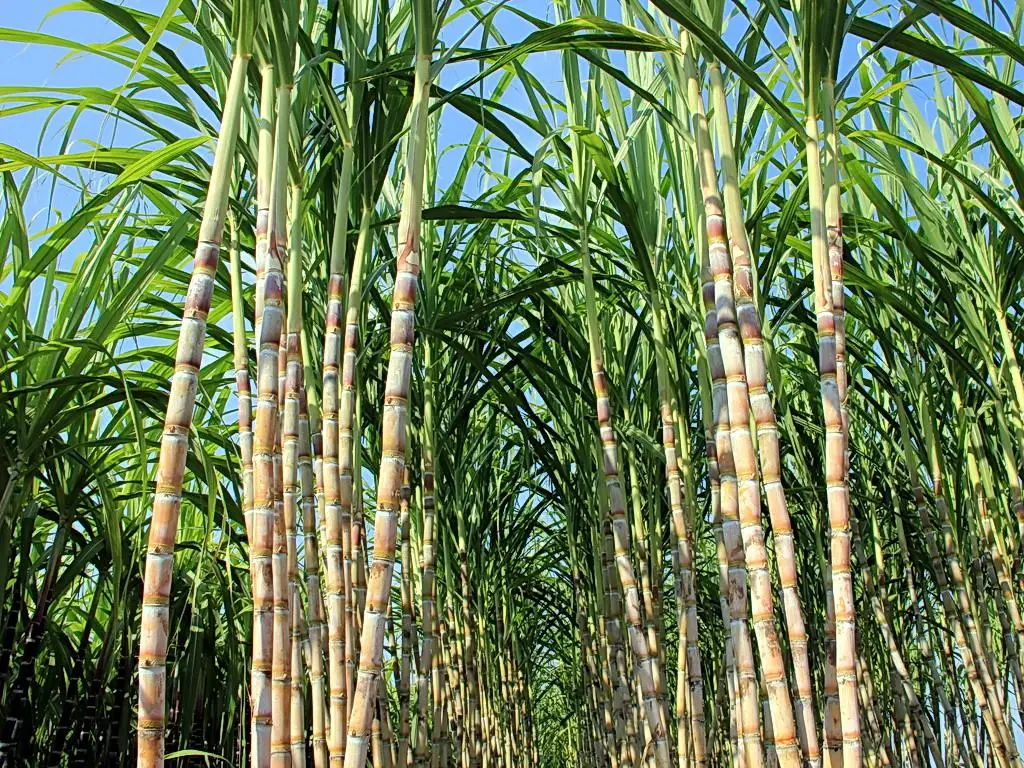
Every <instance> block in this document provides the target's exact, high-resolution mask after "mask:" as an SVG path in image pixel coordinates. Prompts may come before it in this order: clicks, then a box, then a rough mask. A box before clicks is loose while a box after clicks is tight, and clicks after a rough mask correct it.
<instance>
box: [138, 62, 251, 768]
mask: <svg viewBox="0 0 1024 768" xmlns="http://www.w3.org/2000/svg"><path fill="white" fill-rule="evenodd" d="M248 65H249V54H248V52H247V51H246V49H245V46H244V45H243V44H242V43H241V42H239V45H238V46H237V50H236V53H235V58H234V61H233V62H232V65H231V77H230V82H229V84H228V93H227V97H226V99H225V101H224V114H223V117H222V124H221V132H220V137H219V140H218V142H217V148H216V150H215V153H214V159H213V168H212V171H211V173H210V186H209V190H208V192H207V197H206V203H205V205H204V207H203V218H202V221H201V222H200V225H199V243H198V245H197V247H196V255H195V261H194V262H193V270H192V277H191V279H190V280H189V286H188V293H187V294H186V296H185V305H184V310H183V313H182V319H181V330H180V332H179V335H178V345H177V352H176V354H175V359H174V374H173V375H172V377H171V382H170V394H169V396H168V401H167V415H166V417H165V419H164V429H163V434H162V436H161V439H160V455H159V459H158V464H157V474H156V489H155V494H154V496H153V515H152V519H151V522H150V528H149V545H148V549H147V553H146V567H145V576H144V579H143V586H142V625H141V630H140V634H139V709H138V751H139V754H138V764H139V766H140V768H151V767H153V768H156V767H158V766H162V765H163V762H164V727H165V724H166V718H167V713H166V702H165V698H166V685H167V669H166V664H167V638H168V635H169V632H170V628H169V627H168V623H169V621H170V608H169V601H170V596H171V581H172V579H173V574H174V545H175V541H176V539H177V531H178V513H179V512H180V511H181V495H182V484H183V482H184V479H185V460H186V457H187V455H188V440H189V432H190V430H191V427H192V417H193V411H194V409H195V401H196V391H197V389H198V386H199V368H200V366H201V365H202V361H203V346H204V342H205V339H206V318H207V314H208V313H209V311H210V302H211V300H212V298H213V284H214V276H215V275H216V273H217V263H218V260H219V256H220V244H221V237H222V236H223V232H224V219H225V215H226V213H227V207H228V191H229V186H230V183H229V182H230V175H231V167H232V163H233V162H234V155H235V142H236V139H237V137H238V126H239V117H240V112H241V104H242V99H243V97H244V95H245V72H246V69H247V67H248Z"/></svg>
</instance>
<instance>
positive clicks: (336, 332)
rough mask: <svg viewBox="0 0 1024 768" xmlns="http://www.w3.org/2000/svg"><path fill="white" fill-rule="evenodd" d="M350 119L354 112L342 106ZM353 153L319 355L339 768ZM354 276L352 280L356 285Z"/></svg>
mask: <svg viewBox="0 0 1024 768" xmlns="http://www.w3.org/2000/svg"><path fill="white" fill-rule="evenodd" d="M353 98H354V97H353ZM346 108H347V113H348V114H349V115H351V114H352V112H353V111H354V106H353V105H352V104H351V103H347V104H346ZM354 162H355V150H354V147H353V146H352V144H351V141H347V142H346V143H345V145H344V147H343V149H342V163H341V179H340V183H339V185H338V193H337V195H338V196H337V200H336V204H335V211H334V217H335V220H334V233H333V238H332V242H331V257H330V267H329V275H328V282H327V311H326V321H325V331H324V351H323V393H324V394H323V397H324V407H323V452H324V453H323V466H322V471H323V474H322V480H323V488H324V502H325V503H324V525H325V531H326V547H325V554H326V563H327V614H328V622H329V626H328V648H327V650H328V654H327V657H328V673H329V687H330V715H331V724H332V725H331V731H330V735H329V742H328V750H329V752H330V759H331V761H332V762H333V763H335V764H339V765H340V764H341V763H342V762H343V761H344V757H345V738H344V734H345V726H346V723H347V713H348V691H347V688H346V679H345V615H346V614H345V611H346V602H345V601H346V590H345V571H344V570H343V569H344V568H345V564H344V543H343V541H344V540H343V535H344V534H343V526H342V521H341V488H340V486H341V477H340V470H339V451H340V437H339V431H338V407H339V404H338V398H339V376H340V374H341V370H340V364H339V363H340V357H341V350H342V334H343V333H344V331H343V328H342V318H343V316H344V299H345V261H346V258H347V253H348V226H349V208H350V207H351V205H350V204H351V200H352V195H351V188H352V173H353V166H354ZM355 279H356V275H355V274H353V275H352V281H353V282H355Z"/></svg>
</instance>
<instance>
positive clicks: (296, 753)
mask: <svg viewBox="0 0 1024 768" xmlns="http://www.w3.org/2000/svg"><path fill="white" fill-rule="evenodd" d="M290 208H291V228H290V232H289V235H288V279H287V282H286V285H287V291H288V314H287V321H286V332H285V346H284V349H285V355H286V357H285V379H284V412H283V414H282V418H281V460H282V502H283V514H284V520H283V522H284V532H285V547H286V554H287V558H288V560H287V576H288V584H287V599H288V606H289V617H290V626H291V635H290V640H289V645H288V653H289V678H288V686H289V704H288V707H289V720H290V721H291V722H290V729H289V730H290V734H289V743H290V750H291V755H292V763H293V764H297V765H305V762H306V761H305V734H304V733H302V732H301V731H299V729H298V725H299V724H298V723H295V722H294V719H295V716H296V713H298V716H299V718H300V719H301V718H302V715H303V712H304V707H303V704H302V690H301V688H299V687H298V686H297V683H298V682H299V681H300V669H301V667H299V666H297V665H296V662H298V661H300V654H299V631H298V630H299V623H300V607H299V600H300V595H299V557H298V536H297V531H296V528H297V525H296V523H297V520H298V512H299V504H300V501H301V489H300V487H299V443H300V425H299V415H300V412H301V401H302V399H303V397H304V395H305V384H304V381H303V378H304V370H303V364H302V287H303V275H302V218H303V203H302V188H301V186H300V185H298V184H294V185H292V187H291V206H290ZM275 641H276V638H275ZM296 698H297V699H298V701H297V702H296ZM275 714H276V713H275ZM296 737H297V738H296ZM296 761H299V762H297V763H296Z"/></svg>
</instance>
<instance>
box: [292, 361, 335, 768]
mask: <svg viewBox="0 0 1024 768" xmlns="http://www.w3.org/2000/svg"><path fill="white" fill-rule="evenodd" d="M303 349H305V345H303ZM314 406H315V403H313V404H310V403H309V402H308V401H307V398H306V393H305V392H302V393H301V394H300V399H299V486H300V488H301V490H302V536H303V558H302V562H303V565H304V568H305V571H306V595H307V599H308V600H309V609H308V610H309V656H310V661H309V687H310V693H309V695H310V699H311V700H312V707H311V711H312V723H311V725H312V747H313V766H314V768H327V765H328V760H329V758H328V752H327V717H326V715H325V712H324V693H325V690H324V663H323V628H324V618H323V610H322V601H321V591H320V552H319V546H318V544H317V525H316V516H317V500H316V495H315V494H314V482H315V477H316V476H317V475H318V474H319V475H320V476H321V477H322V474H323V467H322V461H323V460H322V459H320V458H317V459H314V458H313V457H312V456H311V450H312V444H311V440H310V435H317V434H319V432H320V430H319V429H318V426H319V424H318V423H317V417H316V409H315V407H314ZM314 461H316V462H317V464H320V466H319V467H318V468H315V467H314ZM316 485H317V486H319V485H320V483H316ZM318 495H321V496H322V493H320V494H318Z"/></svg>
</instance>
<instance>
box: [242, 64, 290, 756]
mask: <svg viewBox="0 0 1024 768" xmlns="http://www.w3.org/2000/svg"><path fill="white" fill-rule="evenodd" d="M260 73H261V75H262V85H261V95H260V121H259V147H258V156H257V167H256V247H255V251H254V255H255V258H256V296H255V304H256V317H255V324H254V328H255V333H256V368H257V375H256V419H255V421H254V431H253V450H252V462H253V484H252V493H253V502H252V513H251V517H252V537H251V539H250V542H249V572H250V576H251V578H252V603H253V609H252V624H253V628H252V637H253V641H252V668H251V673H250V689H251V690H250V702H251V712H252V715H251V717H252V723H251V747H250V756H251V758H252V765H253V768H263V767H264V766H266V765H268V764H269V761H270V719H271V716H272V703H271V688H272V680H271V658H270V657H271V648H272V646H273V634H272V632H273V630H272V622H273V611H274V586H273V576H272V564H271V552H272V549H273V544H274V509H273V496H272V489H273V478H272V476H268V475H267V473H268V472H272V471H273V467H272V456H271V454H272V452H273V447H274V442H275V440H276V421H277V393H276V391H275V392H274V394H273V405H274V412H273V420H272V421H270V420H269V419H270V417H269V416H268V417H267V419H265V420H264V422H263V424H262V425H261V424H260V421H259V419H260V415H261V414H267V413H269V401H268V400H267V398H268V397H270V394H269V390H268V391H266V392H263V391H261V389H260V386H261V384H260V366H261V365H263V367H264V369H265V370H266V366H267V363H265V362H264V361H263V350H262V347H261V340H262V338H263V325H264V315H265V307H266V302H267V299H268V298H269V299H270V302H271V308H270V322H271V326H272V327H271V329H270V333H271V334H276V335H275V336H274V338H279V337H280V330H281V325H280V324H281V322H282V321H283V316H282V314H281V301H282V290H283V287H284V286H283V284H282V281H281V271H280V269H277V270H276V272H275V273H274V276H273V277H272V278H271V284H270V286H269V290H268V286H267V265H268V261H269V258H268V256H269V252H270V232H269V224H270V204H271V201H270V186H271V176H272V174H273V166H274V104H275V98H276V94H275V90H274V67H273V66H272V65H265V66H263V67H262V68H261V70H260ZM267 354H268V355H269V351H268V353H267ZM274 354H275V360H274V366H275V368H274V369H272V370H273V374H274V375H273V376H271V378H273V379H274V382H275V383H276V365H277V362H276V351H275V353H274ZM275 390H276V387H275ZM261 399H262V401H263V404H262V406H261ZM272 425H273V430H271V426H272ZM261 426H262V431H261Z"/></svg>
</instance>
